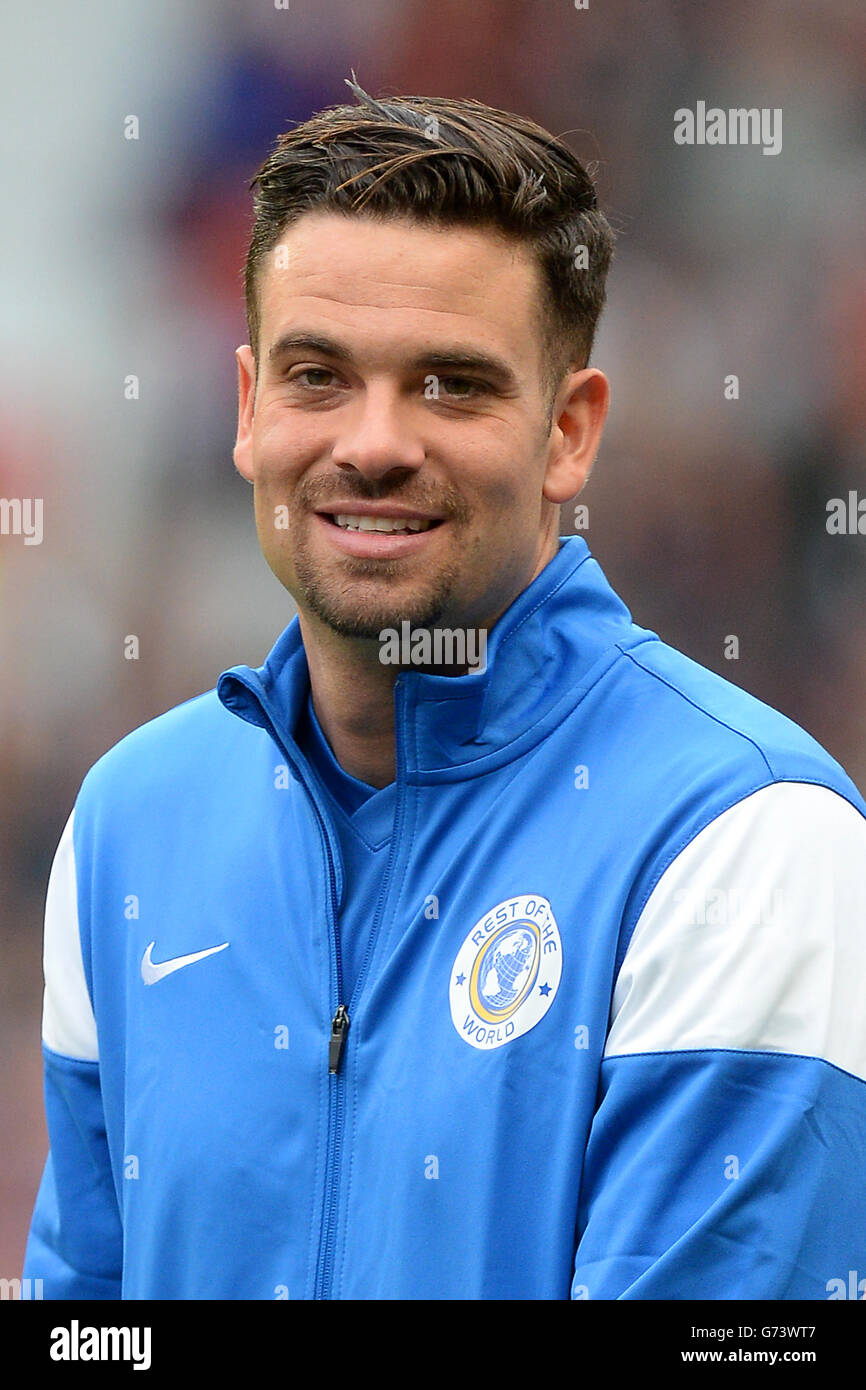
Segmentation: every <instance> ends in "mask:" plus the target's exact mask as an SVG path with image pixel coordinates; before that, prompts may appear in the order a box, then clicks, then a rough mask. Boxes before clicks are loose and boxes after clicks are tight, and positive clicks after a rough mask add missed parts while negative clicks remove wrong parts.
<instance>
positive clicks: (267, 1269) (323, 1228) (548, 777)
mask: <svg viewBox="0 0 866 1390" xmlns="http://www.w3.org/2000/svg"><path fill="white" fill-rule="evenodd" d="M308 691H309V682H308V673H307V665H306V659H305V655H304V649H303V645H302V643H301V640H300V634H299V628H298V624H297V621H296V620H295V621H293V622H292V623H291V624H290V626H289V627H288V628H287V629H286V631H285V632H284V633H283V634H282V636H281V637H280V638H279V640H278V641H277V643H276V646H275V647H274V648H273V651H272V652H271V654H270V656H269V657H268V659H267V661H266V662H265V663H264V665H263V666H262V667H261V668H260V669H259V670H252V669H249V668H248V667H245V666H240V667H236V668H234V669H233V670H230V671H226V672H225V673H224V674H223V675H222V676H221V678H220V680H219V683H218V686H217V689H216V690H215V691H209V692H208V693H207V694H204V695H201V696H199V697H198V698H196V699H193V700H190V701H189V702H188V703H186V704H183V705H181V706H179V707H178V708H176V709H172V710H170V711H169V712H168V713H167V714H164V715H162V716H161V717H160V718H158V719H155V720H153V721H152V722H150V723H148V724H146V725H145V726H144V727H142V728H140V729H138V730H136V731H135V732H134V733H132V734H130V735H129V736H128V737H126V738H124V739H123V740H122V741H121V742H120V743H119V744H117V746H116V747H114V748H112V749H111V750H110V751H109V752H108V753H106V754H105V756H104V757H102V758H101V759H100V760H99V762H97V763H96V765H95V766H94V767H93V768H92V769H91V771H90V772H89V773H88V775H87V776H86V778H85V779H84V782H83V784H82V787H81V790H80V793H79V795H78V798H77V800H76V804H75V807H74V810H73V813H72V815H71V817H70V820H69V823H68V825H67V827H66V830H65V832H64V834H63V837H62V840H61V842H60V845H59V848H58V851H57V855H56V858H55V862H54V866H53V868H52V873H51V879H50V883H49V888H48V897H47V906H46V922H45V981H46V984H45V1004H44V1019H43V1038H44V1056H45V1093H46V1106H47V1117H48V1126H49V1136H50V1154H49V1157H48V1161H47V1164H46V1168H45V1172H44V1176H43V1179H42V1184H41V1187H40V1190H39V1194H38V1198H37V1201H36V1207H35V1212H34V1215H33V1221H32V1228H31V1232H30V1238H29V1243H28V1248H27V1254H26V1261H25V1269H24V1274H25V1277H28V1278H31V1279H42V1280H43V1288H44V1294H45V1296H46V1297H51V1298H60V1299H66V1298H69V1299H72V1298H84V1299H113V1298H126V1299H149V1298H167V1299H199V1298H218V1299H275V1298H276V1299H279V1298H293V1299H312V1298H335V1299H568V1298H572V1299H587V1298H588V1299H693V1298H696V1299H738V1298H744V1299H828V1298H848V1297H858V1296H862V1294H863V1292H864V1290H866V1182H864V1179H863V1173H864V1156H866V1004H864V995H863V979H864V957H866V886H864V884H866V804H864V801H863V799H862V797H861V796H860V794H859V793H858V791H857V789H856V788H855V787H854V785H853V784H852V783H851V781H850V780H849V779H848V778H847V776H846V775H845V773H844V772H843V771H842V769H841V768H840V767H839V766H838V764H837V763H835V762H834V761H833V760H832V758H830V756H829V755H828V754H827V753H826V752H825V751H824V750H823V749H822V748H821V747H820V746H819V745H818V744H817V743H816V742H815V741H814V740H813V739H812V738H811V737H810V736H809V735H808V734H806V733H805V732H804V731H803V730H802V729H800V728H799V727H798V726H797V725H795V724H793V723H792V722H791V721H790V720H788V719H787V718H785V717H784V716H783V715H781V714H779V713H777V712H776V711H775V710H773V709H770V708H768V707H767V706H766V705H764V704H762V703H761V702H759V701H758V700H756V699H754V698H753V697H752V696H751V695H748V694H746V693H745V692H744V691H742V690H740V689H738V688H737V687H736V686H734V685H732V684H730V683H728V682H727V681H725V680H723V679H722V678H721V677H719V676H717V675H714V674H713V673H711V672H710V671H708V670H706V669H704V668H703V667H701V666H699V665H697V664H695V662H693V661H691V660H689V659H688V658H687V657H685V656H683V655H682V654H681V653H679V652H677V651H675V650H673V649H672V648H671V647H669V646H666V645H665V644H664V643H663V642H662V641H660V640H659V638H658V637H657V636H656V635H655V634H654V633H652V632H649V631H647V630H645V629H643V628H640V627H637V626H636V625H635V624H634V623H633V622H632V620H631V616H630V614H629V612H628V610H627V609H626V607H625V606H624V604H623V603H622V602H621V601H620V599H619V598H618V597H617V596H616V594H615V593H614V592H613V590H612V589H611V587H610V586H609V584H608V583H607V581H606V579H605V577H604V575H603V573H602V571H601V569H600V567H599V565H598V564H597V562H596V561H595V560H594V559H593V558H592V557H591V555H590V553H589V550H588V548H587V546H586V543H585V541H584V540H583V539H582V538H580V537H572V538H568V539H566V540H564V541H563V542H562V543H561V545H560V549H559V551H558V553H557V555H556V556H555V557H554V559H553V560H552V561H551V562H550V563H549V564H548V565H547V566H546V567H545V568H544V570H543V571H542V572H541V573H540V574H539V575H538V576H537V578H536V579H535V580H534V581H533V583H532V584H531V585H529V587H528V588H527V589H526V590H524V592H523V593H521V594H520V595H519V596H518V598H517V599H516V600H515V602H514V603H513V604H512V606H511V607H510V608H509V609H508V610H507V612H506V613H505V614H504V615H503V616H502V618H501V619H500V620H499V622H498V623H497V624H496V626H495V627H494V629H493V631H492V632H491V634H490V640H489V645H488V664H487V667H486V669H485V670H484V671H483V672H474V673H471V674H469V675H466V676H463V677H460V678H455V679H449V678H447V677H439V676H433V675H427V674H423V673H421V672H417V671H410V672H404V673H403V674H401V675H400V676H399V678H398V680H397V684H396V688H395V692H394V700H395V711H396V738H397V791H396V798H395V813H394V826H393V834H392V838H391V848H390V856H389V857H388V860H387V866H386V868H385V871H384V874H383V876H382V879H381V883H380V886H379V891H378V896H376V897H375V898H374V897H373V896H371V898H370V901H369V903H367V904H366V905H365V910H366V913H367V914H368V922H369V945H368V947H367V950H366V955H365V956H364V960H363V965H362V968H361V972H360V976H359V978H358V979H357V982H356V983H355V984H353V986H352V988H351V997H348V998H347V997H345V993H344V988H343V981H342V969H341V957H340V917H341V909H342V906H343V891H344V890H343V871H342V865H341V859H340V850H339V844H338V839H337V835H336V833H335V829H334V824H333V820H332V816H331V813H330V812H329V809H328V806H327V805H326V803H325V802H324V800H323V798H322V795H321V791H320V788H319V784H318V782H317V781H316V780H315V779H314V778H313V777H312V775H311V769H310V766H309V764H308V763H307V762H306V760H305V758H304V757H303V756H302V754H301V752H300V750H299V748H298V746H297V744H296V743H295V742H294V739H293V737H292V730H293V729H294V728H295V724H296V720H297V717H298V713H299V711H300V710H301V708H302V707H303V706H304V703H305V702H306V700H307V697H308ZM356 906H357V905H356ZM341 1006H342V1007H341ZM347 1017H348V1027H347V1028H346V1026H345V1021H346V1018H347ZM338 1053H339V1054H340V1055H339V1064H338V1065H339V1069H338V1070H329V1059H330V1064H331V1065H334V1064H335V1062H336V1056H337V1054H338Z"/></svg>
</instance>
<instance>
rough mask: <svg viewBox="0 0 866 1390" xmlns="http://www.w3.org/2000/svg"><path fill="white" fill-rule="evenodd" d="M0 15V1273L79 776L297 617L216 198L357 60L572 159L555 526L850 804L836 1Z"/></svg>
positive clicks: (22, 1176) (848, 386) (857, 149)
mask: <svg viewBox="0 0 866 1390" xmlns="http://www.w3.org/2000/svg"><path fill="white" fill-rule="evenodd" d="M3 30H4V43H3V48H4V54H3V57H2V60H0V63H2V68H0V73H2V82H0V149H2V166H3V180H2V204H3V210H2V230H3V255H2V264H0V302H2V307H3V311H4V312H3V319H4V327H3V332H2V340H0V351H2V354H3V360H2V385H3V388H4V390H3V393H2V404H0V497H6V498H10V497H41V498H43V499H44V539H43V542H42V544H41V545H38V546H37V545H32V546H26V545H24V543H23V539H22V538H21V537H16V536H12V535H9V536H2V535H0V721H2V723H0V729H2V736H0V1027H2V1035H0V1057H2V1066H0V1120H2V1128H0V1132H2V1136H3V1161H2V1164H0V1276H4V1277H13V1276H15V1275H16V1274H18V1273H19V1272H20V1261H21V1256H22V1253H23V1246H24V1240H25V1236H26V1231H27V1226H28V1222H29V1217H30V1210H31V1206H32V1202H33V1198H34V1195H35V1191H36V1186H37V1184H38V1181H39V1177H40V1174H41V1169H42V1164H43V1161H44V1157H45V1151H46V1144H47V1140H46V1135H45V1128H44V1121H43V1112H42V1092H41V1058H40V1051H39V1024H40V1012H41V988H42V981H41V933H42V909H43V901H44V892H45V885H46V881H47V875H48V870H49V867H50V861H51V857H52V854H53V852H54V848H55V846H56V843H57V840H58V838H59V835H60V832H61V829H62V827H63V824H64V822H65V820H66V818H67V816H68V814H69V811H70V808H71V806H72V802H73V800H74V797H75V794H76V792H77V789H78V786H79V783H80V781H81V779H82V777H83V776H84V774H85V772H86V771H87V769H88V768H89V767H90V766H91V764H92V763H93V762H94V761H95V760H96V759H97V758H98V757H99V756H100V755H101V754H102V753H103V752H104V751H105V750H106V749H107V748H108V747H110V746H111V745H112V744H113V743H114V742H116V741H117V740H118V739H119V738H121V737H122V736H123V735H124V734H126V733H127V732H128V731H129V730H130V729H132V728H134V727H136V726H137V725H139V724H141V723H143V722H144V721H145V720H147V719H149V718H151V717H153V716H155V715H157V714H159V713H161V712H162V711H163V710H165V709H168V708H169V707H170V706H172V705H175V704H177V703H179V702H180V701H182V700H184V699H187V698H188V697H190V696H192V695H195V694H197V693H198V692H200V691H202V690H206V689H208V688H210V687H212V686H213V685H214V683H215V681H216V678H217V676H218V674H219V672H220V671H221V670H222V669H224V668H225V667H226V666H229V665H232V664H235V663H237V662H247V663H249V664H251V665H257V664H258V663H259V662H260V661H261V660H262V659H263V658H264V656H265V655H266V653H267V651H268V650H269V648H270V646H271V645H272V643H273V641H274V639H275V637H276V636H277V634H278V633H279V632H280V631H281V630H282V629H283V628H284V627H285V625H286V624H287V622H288V621H289V620H290V617H291V615H292V611H293V610H292V606H291V603H290V600H289V599H288V596H287V595H286V594H285V592H284V591H283V590H282V589H281V588H280V586H279V585H278V584H277V581H276V580H275V579H274V578H273V577H272V575H271V573H270V571H269V570H268V569H267V567H266V565H265V563H264V560H263V559H262V558H261V556H260V553H259V550H258V544H257V540H256V534H255V528H254V524H253V517H252V509H251V496H252V494H251V490H250V489H249V487H248V485H247V484H246V483H244V482H243V481H242V480H241V479H240V478H239V477H238V475H237V474H236V472H235V470H234V467H233V464H232V457H231V454H232V446H233V442H234V430H235V422H236V366H235V359H234V350H235V348H236V346H237V345H238V344H239V343H242V342H244V341H245V340H246V331H245V326H244V317H243V296H242V282H241V267H242V265H243V259H244V255H245V252H246V239H247V235H248V231H249V227H250V221H251V196H250V194H249V191H248V185H249V180H250V178H251V177H252V175H253V174H254V172H255V170H256V168H257V167H258V165H259V164H260V163H261V161H262V159H263V158H264V157H265V155H266V154H267V152H268V151H269V149H270V147H271V145H272V143H273V140H274V139H275V137H276V135H277V134H278V133H279V132H281V131H283V130H285V129H287V128H288V126H289V125H290V124H291V123H293V122H295V121H298V120H302V119H304V118H306V117H307V116H308V115H310V114H311V113H312V112H313V111H314V110H317V109H319V108H320V107H322V106H326V105H333V104H335V103H339V102H343V101H348V100H351V97H350V94H349V93H348V89H347V88H346V87H345V86H344V82H343V79H344V77H346V76H348V74H349V71H350V69H351V68H354V69H355V71H356V73H357V76H358V80H359V81H360V82H361V84H362V86H364V87H366V89H367V90H368V91H372V92H373V93H375V94H378V95H386V94H391V95H395V94H401V93H409V94H424V95H427V94H440V95H448V96H457V97H461V96H474V97H477V98H479V99H481V100H484V101H487V102H489V103H491V104H492V105H495V106H499V107H503V108H505V109H507V110H513V111H518V112H521V113H523V114H526V115H529V116H531V117H533V118H534V119H536V120H538V121H540V122H541V123H542V124H543V125H545V126H547V127H548V128H549V129H551V130H552V131H554V132H555V133H557V134H563V133H566V132H567V133H568V135H567V138H568V140H569V142H570V143H571V145H572V147H573V148H574V149H575V151H576V152H577V153H578V154H579V155H580V156H581V157H582V158H584V159H585V160H587V161H592V162H593V163H594V164H595V165H596V166H597V178H598V186H599V193H600V197H601V201H602V205H603V207H604V208H605V210H606V212H607V213H608V215H609V217H610V218H611V220H612V221H613V223H614V225H615V226H616V228H617V229H618V232H619V241H618V247H617V254H616V258H615V261H614V265H613V269H612V273H611V278H610V283H609V301H608V308H607V310H606V314H605V317H604V320H603V325H602V329H601V332H600V334H599V337H598V341H597V346H596V350H595V353H594V358H593V360H594V363H595V364H596V365H598V366H600V367H602V368H603V369H604V370H605V371H606V372H607V374H608V375H609V377H610V378H611V382H612V388H613V404H612V413H611V417H610V421H609V424H608V428H607V432H606V435H605V440H604V442H603V445H602V449H601V452H600V455H599V458H598V461H597V463H596V466H595V469H594V471H593V475H592V477H591V479H590V481H589V483H588V484H587V487H586V489H585V490H584V493H583V494H582V496H581V498H580V501H581V502H583V503H585V504H586V505H587V506H588V509H589V527H588V529H587V530H586V531H584V534H585V536H586V539H587V540H588V542H589V545H590V548H591V549H592V550H593V552H594V553H595V555H596V556H597V557H598V559H599V560H600V562H601V564H602V565H603V567H604V568H605V571H606V573H607V574H608V577H609V578H610V580H611V582H612V583H613V584H614V587H616V588H617V589H618V591H619V592H620V593H621V595H622V596H623V598H624V599H625V601H626V602H627V603H628V604H629V606H630V608H631V611H632V613H633V615H634V617H635V620H636V621H637V622H639V623H641V624H642V625H644V626H646V627H649V628H651V629H653V630H654V631H656V632H658V633H659V635H660V636H662V637H663V638H664V639H665V640H667V641H669V642H670V643H672V644H673V645H674V646H677V647H679V648H680V649H681V650H683V651H685V652H687V653H688V654H689V655H690V656H692V657H694V658H695V659H696V660H698V661H700V662H702V663H703V664H705V665H707V666H709V667H711V668H712V669H714V670H716V671H718V672H720V673H721V674H722V675H724V676H725V677H727V678H728V679H729V680H732V681H734V682H736V683H737V684H739V685H742V686H744V687H745V688H747V689H749V690H751V691H752V692H753V693H754V694H756V695H758V696H759V697H760V698H762V699H764V700H766V701H767V702H768V703H770V704H773V705H775V706H776V707H777V708H779V709H781V710H783V711H784V712H785V713H786V714H788V715H789V716H791V717H792V718H793V719H795V720H797V722H798V723H801V724H803V725H804V726H805V727H806V728H807V729H808V730H809V731H810V732H811V733H812V734H814V735H815V736H816V737H817V738H818V739H819V740H820V741H821V742H822V743H823V744H824V745H825V747H826V748H827V749H828V750H829V751H830V752H831V753H832V754H833V755H834V756H835V757H836V758H837V759H838V760H839V761H840V762H841V763H842V764H843V765H844V766H845V767H846V769H847V770H848V771H849V773H850V774H851V775H852V777H853V778H854V780H855V781H856V782H857V783H858V785H859V786H860V788H861V790H864V791H866V563H864V556H866V536H860V535H856V534H855V535H841V536H839V535H829V534H828V532H827V529H826V518H827V502H828V501H829V500H830V499H831V498H834V497H844V498H847V496H848V493H849V491H851V490H858V489H859V496H860V497H866V461H864V449H863V440H864V435H866V257H864V227H866V216H864V213H866V208H864V202H866V178H864V173H866V168H864V166H866V159H864V153H866V147H864V130H866V119H864V118H866V80H864V69H866V9H864V7H863V6H862V3H861V0H822V2H820V3H815V0H727V3H725V4H724V5H712V4H697V3H695V0H604V3H603V2H602V0H590V3H589V6H588V8H586V9H577V8H576V7H575V5H574V4H573V0H471V3H470V2H469V0H437V3H428V2H426V0H363V3H360V4H359V3H358V2H357V0H290V3H288V4H286V6H285V7H283V8H278V7H277V5H276V4H274V3H273V2H272V0H230V3H229V2H227V3H221V2H220V0H149V3H148V4H147V5H139V4H133V3H131V0H117V3H114V4H112V5H105V4H103V3H98V2H97V0H78V3H77V4H76V5H74V6H69V5H64V4H61V3H59V0H48V3H45V4H42V5H39V6H31V7H26V6H19V7H15V8H12V7H11V6H10V7H8V8H6V10H5V12H4V18H3ZM699 100H703V101H705V102H706V103H707V105H708V106H712V105H716V106H721V107H723V108H725V109H727V108H728V107H740V106H746V107H751V106H756V107H759V108H760V107H767V108H781V109H782V111H783V148H782V152H781V153H780V154H778V155H777V156H767V155H763V154H762V152H761V149H760V148H759V147H725V146H719V147H707V146H705V147H699V146H695V147H688V146H679V145H677V144H675V142H674V138H673V131H674V111H675V110H676V109H677V108H679V107H690V108H692V109H694V107H695V105H696V103H697V101H699ZM130 115H133V116H136V117H137V118H138V123H139V129H138V139H136V140H129V139H126V138H124V125H125V122H126V121H127V118H128V117H129V116H130ZM128 128H129V127H128V125H127V129H128ZM132 374H134V375H135V376H137V378H138V381H139V394H138V399H137V400H136V399H132V400H130V399H127V398H126V394H125V390H124V384H125V381H126V378H128V377H129V376H130V375H132ZM729 374H736V375H737V376H738V378H739V383H740V388H739V389H740V395H739V399H738V400H726V399H725V395H724V380H725V377H726V376H728V375H729ZM568 521H569V518H568V512H567V510H566V525H565V526H564V528H563V529H564V530H565V529H568ZM864 526H866V522H864ZM130 634H135V635H136V636H137V637H138V639H139V643H140V656H139V659H138V660H133V661H130V660H127V659H125V657H124V639H125V638H126V637H127V636H128V635H130ZM731 635H734V636H736V637H737V638H738V639H739V657H738V659H737V660H730V659H727V658H726V656H725V650H726V639H727V638H728V637H729V636H731ZM229 811H230V808H227V814H228V813H229Z"/></svg>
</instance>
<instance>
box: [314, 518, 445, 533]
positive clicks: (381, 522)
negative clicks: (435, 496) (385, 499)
mask: <svg viewBox="0 0 866 1390" xmlns="http://www.w3.org/2000/svg"><path fill="white" fill-rule="evenodd" d="M334 520H335V521H336V523H337V525H338V526H342V527H343V529H344V530H346V531H428V530H429V529H430V527H431V526H432V525H433V523H432V521H422V520H421V518H420V517H411V516H335V517H334Z"/></svg>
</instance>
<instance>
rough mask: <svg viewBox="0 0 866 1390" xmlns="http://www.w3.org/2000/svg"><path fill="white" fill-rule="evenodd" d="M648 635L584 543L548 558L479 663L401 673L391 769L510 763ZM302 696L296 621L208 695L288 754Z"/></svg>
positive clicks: (461, 769) (447, 772) (413, 772)
mask: <svg viewBox="0 0 866 1390" xmlns="http://www.w3.org/2000/svg"><path fill="white" fill-rule="evenodd" d="M653 637H655V633H650V632H647V631H646V630H645V629H643V628H639V627H636V626H635V625H634V624H633V623H632V620H631V614H630V613H629V611H628V609H627V608H626V606H625V604H624V603H623V602H622V600H621V599H620V598H619V597H618V596H617V595H616V594H615V593H614V591H613V589H612V588H611V586H610V585H609V584H608V582H607V580H606V578H605V576H604V574H603V573H602V570H601V567H600V566H599V564H598V563H597V561H596V560H594V559H593V558H592V556H591V554H590V551H589V547H588V546H587V544H586V541H585V540H584V539H583V537H582V536H568V537H564V538H563V539H562V540H561V542H560V547H559V550H558V551H557V553H556V555H555V556H554V557H553V559H552V560H551V561H550V562H549V563H548V564H547V565H545V567H544V569H543V570H542V571H541V572H540V574H538V575H536V577H535V579H534V580H533V581H532V583H531V584H529V585H528V586H527V588H526V589H524V590H523V592H522V593H520V594H518V596H517V598H516V599H515V600H514V602H513V603H512V604H511V606H510V608H508V609H507V610H506V612H505V613H503V614H502V616H501V617H500V619H499V621H498V622H497V623H496V624H495V625H494V627H493V629H492V631H491V632H490V634H489V637H488V642H487V665H486V668H485V669H484V670H483V671H476V672H472V673H470V674H468V675H465V676H454V677H452V676H434V675H428V674H425V673H423V672H421V671H412V670H409V671H402V672H401V673H400V675H399V676H398V677H397V681H396V683H395V688H394V699H395V713H396V727H397V742H398V765H399V766H400V767H401V768H402V771H403V773H404V775H405V776H406V777H407V779H408V780H410V781H414V782H427V781H452V780H460V779H463V778H465V777H467V776H473V775H475V774H476V773H481V772H486V771H489V770H491V769H492V768H494V767H496V766H500V765H501V764H503V763H505V762H510V761H511V760H512V759H514V758H516V757H519V756H520V755H521V754H523V753H524V752H526V751H527V750H528V749H529V748H531V747H533V746H534V745H535V744H536V743H538V742H540V741H541V739H543V738H545V737H546V736H547V735H548V734H549V733H551V732H552V730H553V729H554V728H556V726H557V725H558V724H559V723H560V722H561V721H562V719H563V718H564V717H565V714H566V713H567V711H568V710H570V709H572V708H573V707H574V706H575V704H577V703H578V701H579V699H580V698H581V695H582V694H583V693H584V692H585V691H586V690H587V689H588V688H589V686H590V685H592V684H593V683H594V681H595V680H596V679H598V676H599V675H600V674H601V673H602V672H603V671H604V670H605V669H606V668H607V666H608V665H610V664H611V662H612V661H613V660H615V659H616V657H617V656H618V654H619V648H620V647H624V646H634V645H636V644H637V643H638V642H642V641H646V640H647V638H653ZM308 692H309V673H308V670H307V661H306V655H305V653H304V646H303V642H302V641H301V634H300V626H299V623H298V620H297V618H294V619H293V620H292V622H291V623H290V624H289V626H288V627H287V628H286V630H285V631H284V632H283V633H282V635H281V636H280V637H279V639H278V640H277V642H276V644H275V646H274V648H273V650H272V651H271V652H270V654H269V656H268V657H267V660H266V661H265V662H264V664H263V665H262V666H260V667H259V668H258V669H257V670H252V669H251V668H250V667H248V666H235V667H232V668H231V669H230V670H228V671H224V672H223V674H222V675H221V676H220V678H219V681H218V683H217V694H218V696H219V699H220V700H221V701H222V703H223V705H225V707H226V709H228V710H231V711H232V712H233V713H234V714H237V715H239V716H240V718H242V719H245V720H247V722H248V723H251V724H256V725H259V726H260V727H261V728H264V729H267V730H268V731H269V732H270V733H271V734H272V736H274V737H276V738H277V741H278V742H279V743H280V744H281V746H282V747H284V748H285V749H286V751H287V752H289V753H290V754H292V755H294V753H295V752H297V749H296V745H295V744H294V739H293V738H292V737H291V734H292V731H293V730H294V728H295V726H296V723H297V718H298V715H299V713H300V710H301V708H302V706H303V704H304V702H305V701H306V700H307V697H308Z"/></svg>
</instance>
